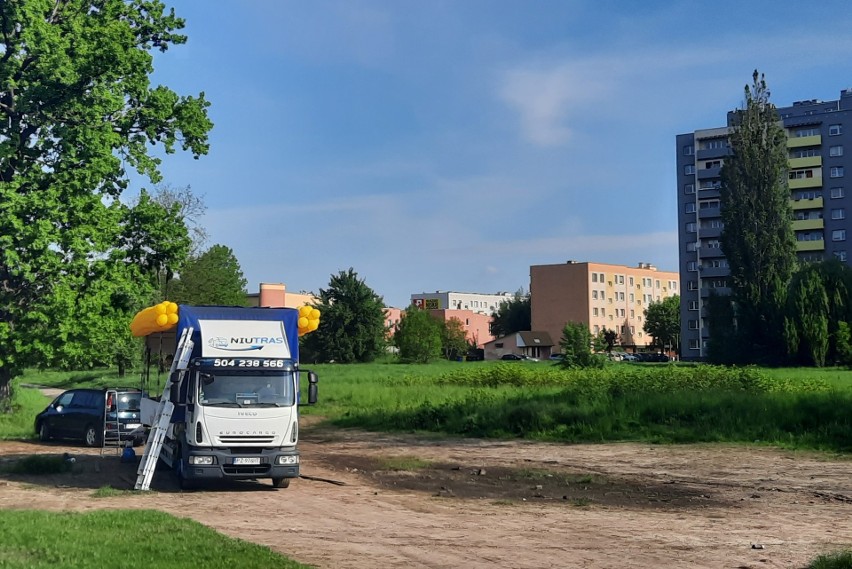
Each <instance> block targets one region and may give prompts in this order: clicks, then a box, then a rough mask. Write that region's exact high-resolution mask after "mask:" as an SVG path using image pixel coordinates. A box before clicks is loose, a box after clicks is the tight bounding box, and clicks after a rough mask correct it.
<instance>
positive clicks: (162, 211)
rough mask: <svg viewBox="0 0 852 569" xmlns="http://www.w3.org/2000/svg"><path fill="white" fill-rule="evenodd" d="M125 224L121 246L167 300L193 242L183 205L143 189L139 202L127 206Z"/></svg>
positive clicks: (127, 256) (130, 259)
mask: <svg viewBox="0 0 852 569" xmlns="http://www.w3.org/2000/svg"><path fill="white" fill-rule="evenodd" d="M123 225H124V227H123V230H122V235H121V248H122V250H123V251H124V254H125V259H126V261H127V262H129V263H132V264H134V265H137V266H138V267H140V269H141V271H142V274H143V275H147V276H148V277H149V278H150V279H151V282H152V284H153V285H154V287H155V289H156V290H158V291H160V296H161V297H162V298H163V299H165V298H166V297H167V296H168V292H169V286H170V284H171V280H172V278H173V277H174V274H175V273H176V272H178V271H179V270H180V269H181V267H182V266H183V264H184V262H185V261H186V259H187V256H188V255H189V249H190V246H191V243H192V242H191V240H190V238H189V233H188V231H187V228H186V225H185V223H184V221H183V217H182V216H181V213H180V206H179V205H177V204H171V205H168V206H164V205H162V204H160V203H158V202H157V201H156V200H154V199H153V198H152V197H151V196H150V195H149V194H148V192H146V191H145V190H142V192H141V194H140V195H139V199H138V200H137V202H136V204H135V205H134V206H132V207H130V208H127V209H126V213H125V219H124V224H123Z"/></svg>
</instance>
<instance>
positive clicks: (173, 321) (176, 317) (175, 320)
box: [168, 313, 178, 324]
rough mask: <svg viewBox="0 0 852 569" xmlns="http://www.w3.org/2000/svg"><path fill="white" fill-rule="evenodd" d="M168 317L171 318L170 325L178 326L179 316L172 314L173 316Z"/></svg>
mask: <svg viewBox="0 0 852 569" xmlns="http://www.w3.org/2000/svg"><path fill="white" fill-rule="evenodd" d="M168 317H169V324H177V321H178V315H177V314H175V313H172V314H169V315H168Z"/></svg>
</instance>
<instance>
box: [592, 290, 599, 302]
mask: <svg viewBox="0 0 852 569" xmlns="http://www.w3.org/2000/svg"><path fill="white" fill-rule="evenodd" d="M592 299H593V300H597V299H598V291H596V290H593V291H592Z"/></svg>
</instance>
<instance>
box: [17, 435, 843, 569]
mask: <svg viewBox="0 0 852 569" xmlns="http://www.w3.org/2000/svg"><path fill="white" fill-rule="evenodd" d="M64 453H68V454H69V455H70V456H73V457H74V459H75V462H74V464H73V469H72V471H71V472H70V473H67V474H61V475H40V476H22V475H14V474H10V473H8V469H7V468H5V467H6V466H8V465H9V464H10V463H11V462H13V461H16V460H19V459H20V458H22V457H25V456H28V455H33V454H45V455H63V454H64ZM301 453H302V474H303V478H301V479H298V480H294V481H293V483H292V484H291V485H290V488H288V489H280V490H277V489H274V488H272V486H271V485H270V483H269V481H264V480H262V481H257V482H240V483H222V484H215V485H211V486H209V487H206V488H205V489H203V490H196V491H191V492H181V491H180V490H179V489H178V488H177V485H176V482H175V480H174V477H173V475H172V473H171V472H168V471H166V470H158V471H157V472H156V473H155V476H154V481H153V484H152V491H150V492H145V493H141V492H128V493H121V494H119V495H116V496H112V497H106V498H100V497H95V495H94V494H95V493H94V490H95V489H98V488H102V487H104V486H111V487H113V488H116V489H131V488H133V484H134V482H135V479H136V466H137V465H136V464H135V463H123V462H121V460H120V456H119V453H118V452H117V451H109V450H108V451H106V452H105V453H103V454H102V453H101V452H100V450H99V449H86V448H83V447H78V446H69V445H65V444H60V443H52V444H44V443H38V442H25V441H22V442H0V508H3V509H7V508H37V509H45V510H76V511H85V510H92V509H98V508H148V509H159V510H163V511H166V512H169V513H172V514H174V515H177V516H184V517H189V518H192V519H195V520H197V521H199V522H201V523H203V524H206V525H208V526H210V527H212V528H214V529H216V530H218V531H221V532H223V533H225V534H227V535H230V536H233V537H238V538H241V539H245V540H248V541H252V542H255V543H259V544H263V545H267V546H269V547H271V548H272V549H274V550H276V551H279V552H281V553H282V554H284V555H287V556H288V557H291V558H293V559H296V560H298V561H301V562H303V563H307V564H311V565H315V566H317V567H322V568H333V569H343V568H363V567H367V568H374V567H431V568H439V567H440V568H443V567H465V568H466V569H478V568H486V567H488V568H492V567H516V568H536V569H538V568H544V567H560V568H561V567H585V568H612V567H621V568H643V569H644V568H660V567H706V568H713V569H718V568H723V567H730V568H758V567H761V568H762V567H784V568H801V567H805V566H806V565H807V564H808V563H809V562H810V561H812V560H813V559H814V558H815V557H816V556H818V555H820V554H823V553H829V552H833V551H837V550H840V549H844V548H849V547H850V546H852V522H850V519H852V460H849V459H848V458H846V459H842V458H838V459H831V458H826V457H824V456H820V455H815V454H810V453H792V452H786V451H780V450H776V449H770V448H763V447H737V446H719V445H688V446H651V445H646V444H632V443H630V444H627V443H625V444H602V445H557V444H543V443H532V442H525V441H490V440H473V439H453V440H446V439H443V440H432V439H428V438H423V437H416V436H403V435H387V434H377V433H367V432H363V431H356V430H338V429H332V428H327V427H322V426H319V425H313V426H311V425H308V426H306V427H304V428H303V430H302V443H301ZM137 454H141V449H137Z"/></svg>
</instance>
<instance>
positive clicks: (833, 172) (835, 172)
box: [829, 166, 843, 178]
mask: <svg viewBox="0 0 852 569" xmlns="http://www.w3.org/2000/svg"><path fill="white" fill-rule="evenodd" d="M829 176H830V177H832V178H842V177H843V166H832V167H831V169H830V170H829Z"/></svg>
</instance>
